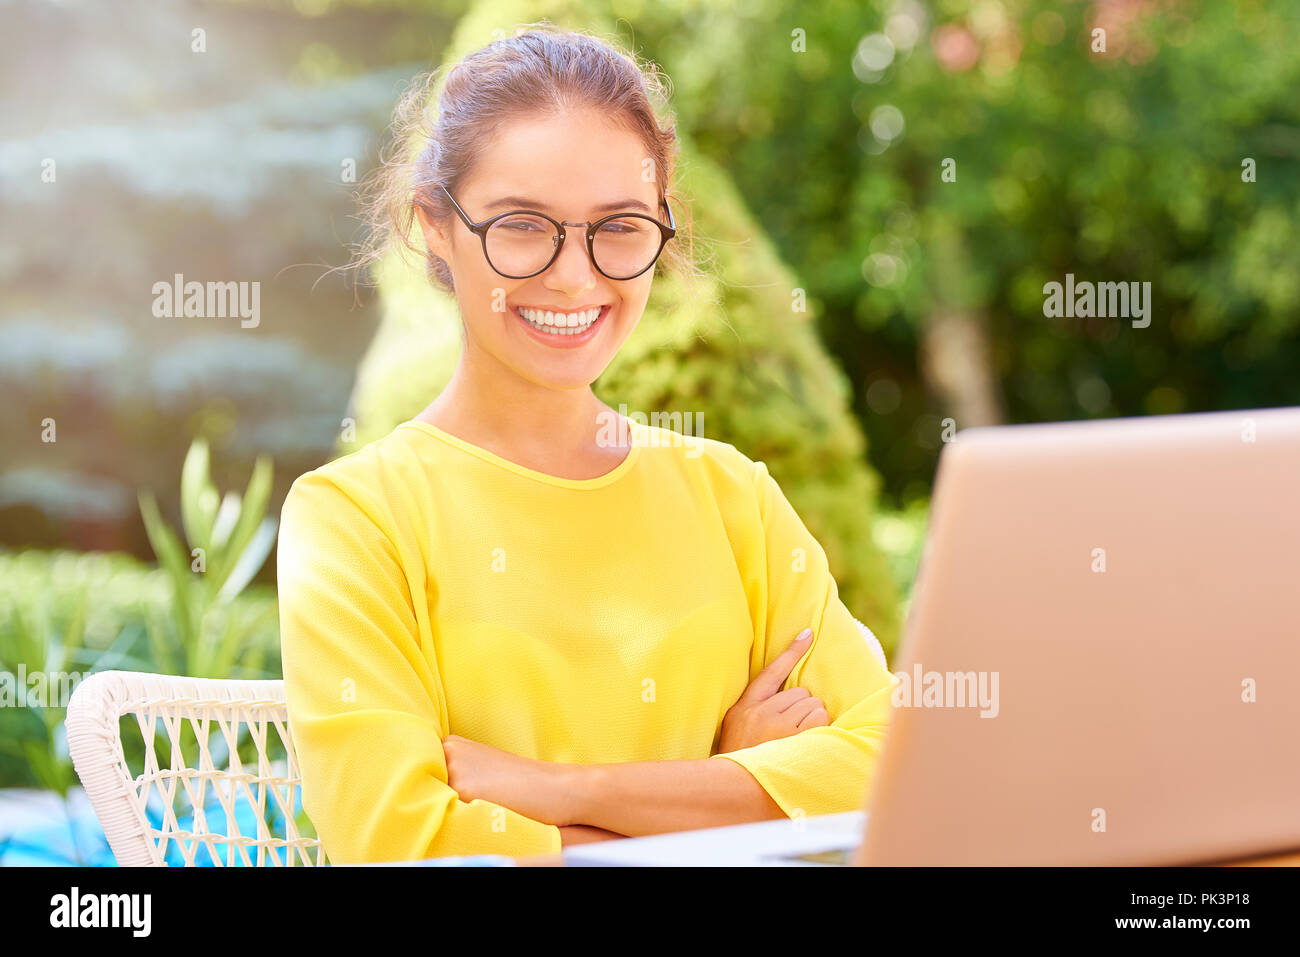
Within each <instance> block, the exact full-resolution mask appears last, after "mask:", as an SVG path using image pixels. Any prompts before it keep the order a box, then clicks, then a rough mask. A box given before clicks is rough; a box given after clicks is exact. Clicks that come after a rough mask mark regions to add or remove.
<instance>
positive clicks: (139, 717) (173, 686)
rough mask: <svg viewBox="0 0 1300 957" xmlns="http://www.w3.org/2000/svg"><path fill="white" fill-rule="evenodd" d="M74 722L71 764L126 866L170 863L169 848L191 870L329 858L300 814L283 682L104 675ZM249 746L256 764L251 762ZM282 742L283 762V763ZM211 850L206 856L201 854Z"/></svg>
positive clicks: (78, 694)
mask: <svg viewBox="0 0 1300 957" xmlns="http://www.w3.org/2000/svg"><path fill="white" fill-rule="evenodd" d="M125 715H131V716H133V717H135V719H136V722H137V723H138V725H139V728H140V735H141V738H142V739H143V749H144V764H143V771H142V773H140V774H139V775H133V774H132V773H131V769H130V768H129V767H128V766H127V758H126V754H125V751H124V747H123V741H122V734H121V725H120V723H119V722H120V719H121V718H122V717H123V716H125ZM160 726H161V729H162V730H161V733H160V731H159V728H160ZM65 727H66V729H67V735H68V751H69V753H70V754H71V757H72V764H73V767H74V768H75V769H76V771H77V776H78V777H80V778H81V783H82V786H83V787H84V788H85V790H86V795H87V797H88V798H89V799H90V803H91V806H92V807H94V809H95V814H96V816H97V817H98V818H99V822H100V824H101V825H102V826H103V828H104V833H105V835H106V836H107V837H108V843H109V846H110V847H111V848H112V849H113V855H114V856H115V857H116V858H117V862H118V864H119V865H121V866H124V867H125V866H142V865H143V866H148V865H152V866H165V865H166V864H167V862H168V854H169V851H170V852H171V856H172V859H173V860H176V859H177V858H179V861H180V862H181V863H183V865H184V866H187V867H189V866H194V865H195V864H201V863H211V864H213V865H215V866H239V865H242V866H245V867H257V866H265V865H286V866H293V865H295V864H297V865H301V866H309V865H320V864H324V863H326V859H325V851H324V848H323V847H322V846H321V843H320V841H319V840H318V839H317V838H315V837H308V836H303V835H302V834H301V833H300V832H299V828H298V820H297V819H296V817H295V813H296V812H297V811H298V796H299V794H300V793H301V778H300V775H299V772H298V759H297V756H296V755H295V753H294V749H293V739H292V737H291V736H290V733H289V716H288V711H287V709H286V707H285V700H284V682H283V681H224V680H217V679H213V678H185V677H175V676H171V675H156V674H143V673H137V672H128V671H103V672H99V673H97V674H94V675H91V676H90V677H88V678H86V679H85V680H84V681H82V682H81V683H80V684H79V685H78V686H77V688H76V690H75V691H74V692H73V695H72V699H71V700H70V701H69V702H68V716H67V720H66V722H65ZM160 737H165V739H166V744H167V756H166V764H167V766H166V767H163V766H161V764H160V761H159V754H158V750H157V749H156V747H155V743H156V739H158V738H160ZM241 747H242V750H243V751H244V752H245V754H248V753H249V752H250V751H252V750H255V751H256V758H255V759H250V760H249V761H248V762H247V764H246V763H245V761H244V759H242V758H241V756H240V750H241ZM279 747H283V749H284V757H283V758H281V759H279V760H273V759H272V757H271V749H273V748H279ZM187 751H188V752H189V754H192V755H193V760H192V761H189V760H187V757H188V755H187ZM214 799H215V803H214ZM178 812H179V815H181V816H178ZM299 813H300V812H299ZM151 814H152V818H151ZM190 815H192V820H191V819H190ZM182 816H183V817H184V818H185V820H184V822H183V823H184V824H185V826H182ZM210 818H216V820H215V821H212V822H211V823H210V821H209V819H210ZM303 820H305V817H304V818H303ZM241 830H242V831H244V832H251V833H241ZM201 849H206V857H207V861H204V860H203V859H202V858H199V859H196V856H197V855H198V854H199V852H200V850H201Z"/></svg>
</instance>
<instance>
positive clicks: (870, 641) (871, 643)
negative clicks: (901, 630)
mask: <svg viewBox="0 0 1300 957" xmlns="http://www.w3.org/2000/svg"><path fill="white" fill-rule="evenodd" d="M853 621H854V623H855V624H856V625H857V626H858V631H860V632H862V640H863V641H865V642H866V643H867V647H868V648H870V649H871V652H872V654H874V655H875V656H876V657H877V658H879V659H880V663H881V664H882V665H884V666H885V668H886V670H888V668H889V661H888V660H887V659H886V658H885V649H884V648H883V647H882V646H881V644H880V639H879V638H877V637H876V636H875V633H874V632H872V630H871V629H870V628H868V627H867V626H866V625H864V624H863V623H862V622H860V621H858V620H857V619H856V618H854V619H853Z"/></svg>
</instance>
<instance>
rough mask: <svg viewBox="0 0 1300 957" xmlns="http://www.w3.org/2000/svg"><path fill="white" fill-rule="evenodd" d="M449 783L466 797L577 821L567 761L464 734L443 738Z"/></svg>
mask: <svg viewBox="0 0 1300 957" xmlns="http://www.w3.org/2000/svg"><path fill="white" fill-rule="evenodd" d="M442 750H443V753H444V754H445V755H446V758H447V784H448V785H450V786H451V789H452V790H453V791H455V792H456V794H457V795H458V796H459V797H460V799H461V800H462V801H466V802H468V801H474V800H483V801H490V802H491V803H493V804H500V805H501V806H502V807H508V808H510V810H512V811H517V812H519V813H520V814H522V815H524V816H525V817H531V818H532V819H533V820H534V821H541V822H542V823H543V824H555V825H559V826H563V825H568V824H573V823H576V822H574V821H572V820H570V819H569V817H570V814H569V806H570V805H569V800H568V798H569V790H568V789H567V788H566V787H565V785H564V782H565V776H564V771H565V768H566V767H567V765H562V764H551V763H550V762H547V761H537V760H534V759H533V758H523V757H520V756H519V755H517V754H511V753H510V752H509V751H502V750H501V749H500V748H494V747H492V746H491V745H488V744H480V743H479V742H478V741H471V740H470V739H469V738H462V737H461V736H460V735H458V734H449V735H447V737H445V738H443V739H442Z"/></svg>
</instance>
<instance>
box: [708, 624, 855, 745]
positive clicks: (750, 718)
mask: <svg viewBox="0 0 1300 957" xmlns="http://www.w3.org/2000/svg"><path fill="white" fill-rule="evenodd" d="M811 646H812V629H811V628H805V629H804V630H803V631H802V632H800V633H799V637H797V638H796V639H795V640H794V641H792V642H791V643H790V647H789V648H787V649H786V650H785V651H783V652H781V654H780V655H778V656H777V657H776V658H775V659H773V661H772V663H771V664H770V665H768V666H767V667H766V668H764V669H763V670H762V671H760V672H759V673H758V676H757V677H755V678H754V680H753V681H751V682H750V683H749V687H748V688H746V689H745V693H744V694H742V695H741V696H740V699H739V700H738V701H737V702H736V703H735V704H733V705H732V706H731V707H730V708H728V709H727V714H726V716H725V717H723V719H722V739H721V741H720V742H719V744H718V753H719V754H724V753H726V752H728V751H739V750H740V749H741V748H748V747H752V746H753V745H755V744H762V743H763V742H764V741H771V740H772V739H774V738H787V737H789V736H790V735H792V734H798V733H799V732H800V731H805V730H807V729H808V728H821V727H824V726H826V725H828V724H830V723H831V716H830V714H829V713H828V712H827V711H826V707H825V705H823V704H822V701H821V699H820V698H814V697H813V696H812V692H810V691H809V690H808V689H807V688H790V689H789V690H787V691H781V690H780V688H781V685H783V684H785V679H786V678H788V677H789V676H790V672H791V671H793V670H794V666H795V664H797V663H798V661H799V659H800V658H802V657H803V656H804V653H805V652H806V651H807V650H808V649H809V648H810V647H811Z"/></svg>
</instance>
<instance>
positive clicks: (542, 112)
mask: <svg viewBox="0 0 1300 957" xmlns="http://www.w3.org/2000/svg"><path fill="white" fill-rule="evenodd" d="M431 79H432V76H429V77H426V78H425V83H424V84H417V86H416V87H415V88H414V89H413V91H412V92H411V93H410V94H408V97H407V98H406V99H405V100H404V103H403V105H402V107H400V108H399V123H398V124H397V130H398V133H399V136H398V142H399V143H400V142H402V141H403V131H404V130H406V129H408V128H409V124H408V123H406V121H405V120H403V117H410V116H414V117H416V118H417V119H418V118H419V117H421V116H423V109H424V106H425V103H424V101H423V92H422V90H423V87H424V85H427V83H428V82H429V81H430V80H431ZM662 89H663V86H662V83H661V81H660V79H659V77H658V75H657V74H656V73H655V72H654V70H653V69H652V68H643V67H642V66H640V65H639V64H638V63H637V61H636V60H635V59H634V58H633V57H631V56H630V55H628V54H627V53H625V52H622V51H619V50H617V49H616V48H614V47H612V46H611V45H609V44H608V43H606V42H604V41H602V40H599V39H596V38H593V37H590V36H587V35H584V34H575V33H569V32H564V31H558V30H552V29H537V30H532V31H529V32H527V33H523V34H521V35H517V36H514V37H511V38H509V39H504V40H498V41H496V42H494V43H492V44H490V45H489V46H487V47H485V48H484V49H482V50H479V51H478V52H476V53H474V54H473V55H471V56H470V57H468V58H467V59H466V60H464V61H463V62H462V63H460V64H459V65H458V66H457V67H456V68H455V69H454V70H452V71H451V72H450V74H449V75H448V76H447V78H446V82H445V84H444V88H443V90H442V92H441V94H440V97H439V100H438V110H437V119H436V122H435V124H434V125H433V126H432V128H430V129H424V130H423V131H422V133H421V135H423V136H424V141H423V142H424V148H423V149H422V151H420V152H419V153H418V157H417V158H415V159H413V160H412V162H411V163H409V164H403V163H402V162H401V160H402V158H403V157H402V156H401V155H396V154H395V155H394V156H393V157H392V158H391V162H389V164H388V166H387V168H386V169H385V170H384V172H383V173H382V174H381V175H382V176H383V180H382V183H381V188H380V191H379V193H378V194H377V196H376V198H375V199H374V202H373V203H372V205H371V210H372V212H375V213H376V214H377V216H378V218H377V219H376V221H375V223H376V226H377V227H378V230H377V233H376V235H377V237H378V238H377V239H376V240H375V243H374V244H373V245H372V247H371V249H370V252H371V254H376V253H377V252H379V251H381V250H382V248H383V246H384V244H385V243H388V242H400V241H402V240H404V239H405V237H406V236H407V235H408V230H407V226H408V225H410V224H411V222H412V221H411V218H410V217H411V216H412V215H414V216H416V217H418V223H419V226H420V229H421V231H422V233H423V240H424V246H425V248H424V249H421V250H420V253H421V255H423V256H424V257H425V258H426V260H427V264H428V272H429V275H430V277H431V279H432V280H433V281H435V282H437V283H439V284H441V285H442V286H443V287H445V288H447V289H449V290H451V291H453V292H454V294H455V296H456V298H457V301H458V303H459V307H460V313H461V317H462V320H463V325H464V348H463V351H462V354H461V357H460V360H459V365H458V366H457V368H456V370H455V374H454V375H453V377H452V379H451V381H450V383H449V384H448V385H447V387H446V388H445V389H444V390H443V391H442V393H441V394H440V395H438V396H437V398H435V399H434V400H433V402H432V403H431V404H430V405H429V406H428V408H426V409H425V410H424V411H423V412H422V413H421V414H420V415H418V416H417V417H416V418H415V419H413V420H412V421H409V422H404V423H402V424H401V425H399V426H398V427H397V428H396V429H394V430H393V431H392V432H391V433H390V434H389V435H387V436H386V437H384V438H382V439H380V440H378V441H376V442H373V443H371V444H370V445H368V446H366V447H365V448H362V449H361V450H359V451H357V452H354V453H352V454H350V455H347V456H344V457H342V458H340V459H338V460H336V461H334V462H331V463H329V464H328V465H325V466H322V467H321V468H318V469H316V470H315V471H312V472H308V473H307V474H305V475H303V476H301V477H299V478H298V480H297V481H296V482H295V483H294V485H293V488H292V489H291V491H290V493H289V496H288V499H287V500H286V502H285V505H284V510H283V515H282V527H281V532H280V548H279V582H280V586H279V587H280V615H281V629H282V642H283V657H284V675H285V688H286V694H287V698H288V705H289V715H290V722H291V726H292V730H293V735H294V741H295V745H296V749H297V753H298V756H299V761H300V765H301V773H302V778H303V800H304V807H305V809H306V811H307V813H308V814H309V816H310V817H311V819H312V821H313V822H314V824H315V825H316V828H317V830H318V833H319V834H320V836H321V839H322V841H323V842H324V845H325V849H326V852H327V854H328V855H329V857H330V859H331V860H332V861H333V862H335V863H353V862H362V861H395V860H405V859H413V858H424V857H435V856H442V855H456V854H475V853H500V854H509V855H526V854H531V853H544V852H556V851H558V850H559V849H560V848H561V846H563V845H566V844H571V843H577V842H582V841H587V840H602V839H608V838H612V837H619V836H623V835H644V834H654V833H659V832H664V831H674V830H685V829H691V828H700V827H711V826H719V825H725V824H734V823H740V822H745V821H756V820H762V819H766V818H779V817H792V818H798V817H800V816H802V815H811V814H824V813H831V812H837V811H847V810H853V809H856V808H858V807H860V806H861V803H862V799H863V795H864V788H865V787H867V786H868V784H869V782H870V778H871V773H872V770H873V767H874V764H875V762H876V759H877V755H878V751H879V749H880V746H881V744H882V741H883V737H884V733H885V728H886V724H887V721H888V718H889V697H890V691H891V681H890V675H889V673H888V671H887V670H886V668H885V666H884V664H883V662H882V661H881V660H880V659H879V658H878V657H877V655H876V653H875V652H874V651H873V650H872V647H871V645H870V644H869V641H871V640H872V639H870V638H869V637H868V636H864V634H863V633H862V632H861V631H859V627H858V625H857V623H856V622H855V620H854V618H853V616H852V615H851V614H850V612H849V611H848V609H847V608H846V607H845V606H844V604H843V603H842V602H841V601H840V599H839V597H838V594H837V589H836V584H835V581H834V579H833V578H832V577H831V575H830V572H829V569H828V566H827V561H826V556H825V553H824V551H823V550H822V548H821V547H820V546H819V545H818V543H817V542H816V540H814V539H813V538H812V536H811V535H810V534H809V533H808V531H807V529H806V528H805V527H804V525H803V523H802V522H801V521H800V519H799V517H798V516H797V515H796V514H795V512H794V510H793V509H792V508H791V506H790V504H789V502H788V501H787V500H786V498H785V497H784V495H783V494H782V492H781V490H780V489H779V488H778V486H777V484H776V482H775V481H774V480H773V479H772V477H771V476H770V475H769V474H768V471H767V468H766V466H765V465H764V464H763V463H762V462H755V461H751V460H750V459H749V458H747V457H746V456H745V455H743V454H742V453H741V452H740V451H738V450H737V449H735V448H734V447H733V446H731V445H729V444H726V443H724V442H721V441H717V440H712V439H707V438H693V439H691V440H690V441H689V443H687V442H684V441H680V437H677V439H678V440H675V439H674V433H671V432H669V431H668V430H665V429H659V428H657V427H654V426H650V425H646V424H644V423H642V422H637V421H634V420H629V419H628V418H627V417H625V416H620V415H618V414H617V413H615V412H614V411H613V410H611V409H610V408H609V407H608V406H606V405H605V404H604V403H602V402H601V401H600V400H598V399H597V398H596V397H595V395H594V394H593V393H592V390H591V383H592V382H593V381H594V380H595V379H596V378H597V377H598V376H599V375H600V373H601V372H602V370H604V369H605V367H606V365H608V363H609V362H610V360H611V359H612V358H613V357H614V355H615V353H617V351H618V349H619V347H620V346H621V345H622V344H623V342H624V341H625V340H626V339H627V337H628V336H629V335H630V334H631V332H632V330H633V329H634V328H635V327H636V324H637V322H638V321H639V320H640V318H641V315H642V311H643V310H644V308H645V304H646V299H647V297H648V296H649V293H650V284H651V282H652V281H653V275H654V269H653V266H654V265H655V263H656V262H657V261H658V260H659V259H660V257H661V255H662V254H665V252H666V255H663V258H664V261H665V262H666V263H676V264H678V265H680V264H681V263H682V262H683V259H682V254H681V253H680V252H676V251H674V250H676V249H677V248H678V247H677V246H676V245H675V244H680V243H681V242H682V238H681V237H678V236H676V235H675V230H676V223H677V220H676V217H675V216H674V214H673V212H672V211H671V209H670V208H669V203H668V200H669V198H670V197H674V198H675V196H674V193H673V189H672V181H673V173H674V154H675V152H676V138H675V132H674V129H673V126H672V125H671V123H661V121H660V120H659V118H658V116H657V114H656V110H655V108H654V107H653V106H652V104H651V98H652V96H657V95H658V94H660V93H661V92H662ZM412 155H415V153H414V151H413V152H412ZM412 233H414V231H413V230H412ZM417 238H418V237H417ZM782 689H784V690H782Z"/></svg>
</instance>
